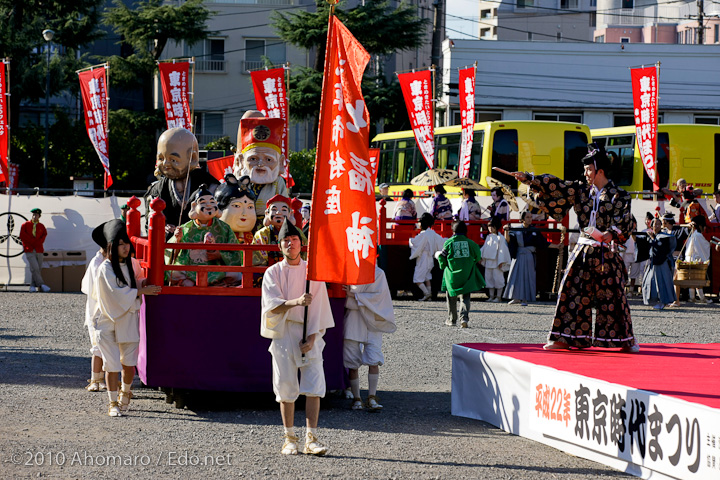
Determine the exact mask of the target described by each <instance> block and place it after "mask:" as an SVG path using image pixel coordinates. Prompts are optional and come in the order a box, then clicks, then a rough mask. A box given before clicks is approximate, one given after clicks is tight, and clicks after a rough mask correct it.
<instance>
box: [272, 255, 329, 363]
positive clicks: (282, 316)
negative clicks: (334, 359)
mask: <svg viewBox="0 0 720 480" xmlns="http://www.w3.org/2000/svg"><path fill="white" fill-rule="evenodd" d="M305 271H306V262H305V261H304V260H301V261H300V264H299V265H290V264H289V263H287V260H283V261H282V262H280V263H276V264H275V265H273V266H271V267H270V268H268V269H267V270H266V271H265V275H264V276H263V282H262V302H261V306H262V317H261V322H260V335H262V336H263V337H265V338H270V339H272V344H271V345H270V353H273V355H274V352H275V351H276V349H277V348H279V347H283V348H287V349H288V350H287V352H289V354H290V357H291V358H294V360H295V364H296V365H297V366H298V367H300V366H302V365H303V363H302V353H301V352H300V341H301V340H302V330H298V329H295V328H292V329H290V328H287V324H288V323H297V324H300V325H302V323H303V317H304V310H305V307H293V308H291V309H289V310H286V311H285V312H283V313H272V310H274V309H275V308H277V307H279V306H280V305H282V304H284V303H285V301H287V300H292V299H295V298H299V297H301V296H302V295H303V293H305ZM310 293H311V294H312V296H313V300H312V303H311V304H310V305H309V306H308V307H307V308H308V321H307V336H308V337H309V336H310V335H313V334H316V336H315V344H314V345H313V348H312V350H310V351H309V352H308V353H306V354H305V357H306V359H307V361H313V360H315V361H317V360H319V361H322V350H323V347H324V346H325V342H324V341H323V340H322V337H323V335H325V330H326V329H328V328H332V327H334V326H335V321H334V320H333V316H332V310H331V309H330V300H329V299H328V295H327V288H326V287H325V283H324V282H315V281H311V282H310ZM296 332H299V335H298V334H297V333H296ZM295 337H297V338H295Z"/></svg>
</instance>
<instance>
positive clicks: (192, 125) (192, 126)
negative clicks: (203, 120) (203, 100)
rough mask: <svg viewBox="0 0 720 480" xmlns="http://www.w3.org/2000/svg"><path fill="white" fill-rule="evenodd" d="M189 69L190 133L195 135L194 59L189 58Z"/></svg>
mask: <svg viewBox="0 0 720 480" xmlns="http://www.w3.org/2000/svg"><path fill="white" fill-rule="evenodd" d="M190 67H191V68H192V73H191V78H192V80H191V84H192V92H190V97H191V99H192V100H191V102H192V104H191V106H190V132H192V133H193V134H194V133H195V57H194V56H193V57H191V58H190Z"/></svg>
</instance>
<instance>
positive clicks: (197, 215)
mask: <svg viewBox="0 0 720 480" xmlns="http://www.w3.org/2000/svg"><path fill="white" fill-rule="evenodd" d="M190 201H191V202H192V203H190V213H189V214H188V216H189V217H190V218H191V219H193V220H194V221H195V223H208V222H209V221H210V220H212V219H213V218H215V217H217V218H220V210H219V209H218V204H217V201H216V200H215V197H213V194H212V193H210V190H208V187H207V185H205V184H204V183H203V184H202V185H200V188H198V189H197V190H195V191H194V192H193V194H192V195H191V196H190Z"/></svg>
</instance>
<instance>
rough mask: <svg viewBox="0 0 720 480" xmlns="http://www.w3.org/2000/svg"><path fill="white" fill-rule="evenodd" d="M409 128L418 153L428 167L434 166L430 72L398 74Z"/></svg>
mask: <svg viewBox="0 0 720 480" xmlns="http://www.w3.org/2000/svg"><path fill="white" fill-rule="evenodd" d="M398 81H399V82H400V88H402V92H403V98H405V107H407V111H408V116H409V117H410V126H411V127H412V129H413V133H414V134H415V140H416V141H417V144H418V147H419V148H420V153H422V155H423V157H424V158H425V163H427V164H428V167H430V168H433V167H434V166H435V122H434V121H433V108H432V101H431V96H432V86H431V82H432V75H431V73H430V70H423V71H422V72H412V73H400V74H398Z"/></svg>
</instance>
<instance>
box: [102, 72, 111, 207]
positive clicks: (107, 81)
mask: <svg viewBox="0 0 720 480" xmlns="http://www.w3.org/2000/svg"><path fill="white" fill-rule="evenodd" d="M105 122H106V123H105V137H106V138H107V144H108V171H107V172H105V176H104V177H105V185H103V187H104V189H105V193H104V196H105V197H107V178H108V176H109V175H110V64H109V63H105ZM103 170H105V169H103Z"/></svg>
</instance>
